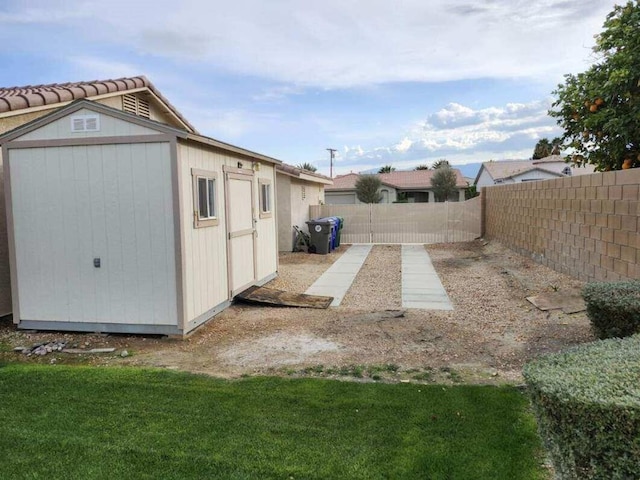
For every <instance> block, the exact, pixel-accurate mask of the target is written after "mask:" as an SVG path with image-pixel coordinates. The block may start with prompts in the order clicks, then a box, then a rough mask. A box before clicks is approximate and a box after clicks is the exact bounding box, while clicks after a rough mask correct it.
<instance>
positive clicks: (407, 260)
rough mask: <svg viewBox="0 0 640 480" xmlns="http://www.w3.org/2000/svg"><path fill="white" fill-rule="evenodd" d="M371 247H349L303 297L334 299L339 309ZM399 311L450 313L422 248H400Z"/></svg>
mask: <svg viewBox="0 0 640 480" xmlns="http://www.w3.org/2000/svg"><path fill="white" fill-rule="evenodd" d="M372 246H373V245H371V244H363V245H352V246H351V247H349V249H348V250H347V251H346V252H344V253H343V254H342V256H341V257H340V258H339V259H338V260H337V261H336V262H335V263H334V264H333V265H331V267H329V268H328V269H327V270H326V271H325V272H324V273H323V274H322V275H321V276H320V278H318V279H317V280H316V281H315V283H314V284H313V285H311V286H310V287H309V288H308V289H307V291H306V292H305V293H306V294H309V295H326V296H329V297H333V302H331V306H332V307H337V306H338V305H340V303H341V302H342V299H343V298H344V296H345V295H346V293H347V291H348V290H349V288H350V287H351V284H352V283H353V280H354V279H355V278H356V275H357V274H358V272H359V271H360V268H362V265H363V264H364V261H365V260H366V258H367V256H368V255H369V252H371V248H372ZM402 307H403V308H421V309H427V310H453V305H452V304H451V300H449V296H448V295H447V292H446V291H445V289H444V287H443V286H442V282H441V281H440V277H438V274H437V273H436V271H435V269H434V268H433V265H432V263H431V259H430V258H429V254H428V253H427V251H426V250H425V249H424V246H423V245H402Z"/></svg>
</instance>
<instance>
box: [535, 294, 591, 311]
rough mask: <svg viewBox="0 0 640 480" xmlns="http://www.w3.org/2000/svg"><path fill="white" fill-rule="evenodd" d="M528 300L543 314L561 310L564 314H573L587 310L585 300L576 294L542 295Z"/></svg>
mask: <svg viewBox="0 0 640 480" xmlns="http://www.w3.org/2000/svg"><path fill="white" fill-rule="evenodd" d="M527 300H528V301H529V302H531V303H532V304H533V305H534V306H535V307H536V308H537V309H538V310H542V311H543V312H546V311H547V310H557V309H560V310H562V311H563V312H564V313H567V314H571V313H578V312H583V311H585V310H586V309H587V306H586V305H585V303H584V299H583V298H582V297H581V296H580V295H576V294H567V293H562V292H553V293H543V294H542V295H535V296H533V297H527Z"/></svg>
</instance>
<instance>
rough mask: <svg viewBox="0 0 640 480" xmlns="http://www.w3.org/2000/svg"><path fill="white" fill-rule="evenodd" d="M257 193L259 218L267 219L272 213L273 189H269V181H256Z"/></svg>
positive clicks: (264, 179)
mask: <svg viewBox="0 0 640 480" xmlns="http://www.w3.org/2000/svg"><path fill="white" fill-rule="evenodd" d="M258 191H259V196H260V202H259V203H260V218H269V217H271V215H272V213H273V188H272V187H271V180H268V179H266V178H260V179H258ZM265 193H266V199H265ZM265 200H266V201H265Z"/></svg>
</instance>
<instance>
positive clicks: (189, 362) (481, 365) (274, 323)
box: [0, 241, 594, 383]
mask: <svg viewBox="0 0 640 480" xmlns="http://www.w3.org/2000/svg"><path fill="white" fill-rule="evenodd" d="M346 248H348V246H341V247H340V248H339V249H338V250H337V251H336V252H334V253H331V254H330V255H309V254H304V253H289V254H284V255H282V256H281V258H280V268H279V277H278V278H277V279H275V280H273V281H272V282H270V284H269V286H270V287H273V288H279V289H284V290H288V291H293V292H304V291H305V290H306V289H307V288H308V287H309V286H310V285H311V284H312V283H313V282H314V281H315V280H316V279H317V278H318V277H319V276H320V275H321V274H322V273H323V272H324V271H325V270H326V269H327V268H329V266H330V265H331V264H332V263H333V262H334V261H335V260H336V259H337V258H339V256H340V255H342V253H343V252H344V251H345V250H346ZM425 248H426V249H427V251H428V253H429V255H430V256H431V259H432V262H433V265H434V267H435V269H436V271H437V273H438V275H439V276H440V279H441V281H442V283H443V285H444V286H445V288H446V289H447V293H448V294H449V297H450V298H451V301H452V303H453V305H454V310H453V311H427V310H417V309H410V310H407V311H404V312H403V311H402V310H400V305H401V303H400V246H398V245H376V246H374V248H373V249H372V251H371V254H370V256H369V257H368V259H367V261H366V262H365V264H364V265H363V268H362V269H361V271H360V273H359V274H358V276H357V277H356V279H355V281H354V283H353V285H352V287H351V289H350V291H349V292H348V293H347V295H346V296H345V298H344V301H343V303H342V304H341V305H340V306H339V307H337V308H329V309H327V310H315V309H299V308H270V307H258V306H248V305H233V306H232V307H230V308H228V309H227V310H225V311H224V312H222V313H221V314H220V315H218V316H217V317H216V318H215V319H214V320H212V321H210V322H209V323H207V324H206V325H204V326H203V327H201V328H200V329H198V330H197V331H196V332H195V333H194V334H193V335H192V336H191V337H190V338H188V339H186V340H179V339H165V338H154V337H141V336H100V335H97V336H96V335H77V334H76V335H74V334H59V333H58V334H56V333H37V332H29V333H25V332H18V331H16V330H15V328H14V327H13V326H12V325H11V324H10V323H9V322H7V321H6V320H5V321H4V322H0V360H2V358H3V357H4V358H12V359H15V358H16V354H14V353H13V352H11V351H10V350H11V349H12V348H13V347H15V346H18V345H21V344H31V343H34V342H39V341H45V340H47V341H48V340H49V339H58V338H64V339H65V340H66V341H67V342H69V343H76V344H78V345H80V346H81V347H85V348H87V349H89V348H95V347H97V346H99V347H109V346H111V347H116V348H117V350H116V352H115V353H114V354H113V355H102V356H88V355H87V356H85V359H86V358H88V359H89V360H88V361H89V362H90V363H95V364H129V365H146V366H157V367H165V368H172V369H181V370H187V371H192V372H199V373H206V374H210V375H215V376H222V377H237V376H240V375H245V374H275V375H319V376H330V377H343V376H348V377H356V378H363V379H367V378H368V379H374V380H377V379H385V380H388V381H407V380H410V381H426V382H470V383H502V382H516V383H517V382H521V381H522V378H521V374H520V370H521V368H522V365H523V364H524V363H525V362H526V361H528V360H529V359H531V358H534V357H536V356H538V355H541V354H544V353H547V352H554V351H558V350H561V349H563V348H566V347H568V346H571V345H575V344H579V343H584V342H588V341H592V340H594V337H593V336H592V333H591V331H590V327H589V322H588V320H587V318H586V315H585V313H584V312H581V313H574V314H570V315H568V314H564V313H562V311H560V310H552V311H548V312H542V311H539V310H538V309H536V308H535V307H533V305H531V304H530V303H529V302H528V301H527V300H526V297H528V296H532V295H539V294H543V293H550V292H555V291H558V292H561V293H564V294H566V295H568V296H570V295H576V294H578V293H579V291H580V289H581V287H582V283H581V282H579V281H578V280H575V279H573V278H571V277H569V276H567V275H563V274H560V273H558V272H555V271H553V270H550V269H548V268H546V267H544V266H542V265H538V264H536V263H534V262H533V261H531V260H530V259H528V258H525V257H522V256H520V255H518V254H516V253H514V252H512V251H510V250H508V249H506V248H505V247H503V246H502V245H500V244H499V243H496V242H490V243H488V244H486V243H484V242H481V241H474V242H468V243H459V244H441V245H429V246H426V247H425ZM27 346H29V345H27ZM122 349H127V350H128V352H129V353H131V354H132V355H131V356H128V357H126V358H122V357H120V356H119V353H120V352H121V350H122ZM74 358H78V357H77V356H76V357H74ZM53 359H55V361H56V362H58V363H68V362H71V361H80V360H69V357H68V356H67V357H65V356H64V355H62V356H60V355H56V356H52V355H48V356H46V357H43V358H41V359H32V358H31V359H29V360H28V361H41V362H47V363H50V362H51V361H52V360H53ZM85 361H86V360H85Z"/></svg>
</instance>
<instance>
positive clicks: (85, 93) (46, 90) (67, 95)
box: [0, 75, 197, 132]
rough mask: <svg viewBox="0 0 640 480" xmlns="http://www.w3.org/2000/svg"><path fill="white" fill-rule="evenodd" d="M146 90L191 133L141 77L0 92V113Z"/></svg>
mask: <svg viewBox="0 0 640 480" xmlns="http://www.w3.org/2000/svg"><path fill="white" fill-rule="evenodd" d="M139 88H147V89H149V90H150V91H151V92H152V93H153V94H154V95H155V96H156V97H158V98H159V99H160V100H161V101H162V102H163V103H164V104H165V105H166V106H167V107H168V108H169V109H170V110H171V112H172V113H173V114H174V115H175V116H176V117H178V118H179V119H180V120H181V121H182V122H183V123H184V124H185V125H186V126H187V127H189V128H190V129H191V130H192V131H193V132H197V130H196V129H195V127H194V126H193V125H191V124H190V123H189V121H188V120H187V119H186V118H184V117H183V116H182V114H181V113H180V112H178V110H176V108H175V107H174V106H173V105H171V103H170V102H169V101H168V100H167V99H166V98H165V97H164V96H163V95H162V94H161V93H160V92H159V91H158V90H157V89H156V88H155V86H154V85H153V84H152V83H151V82H150V81H149V79H148V78H147V77H145V76H144V75H140V76H137V77H129V78H116V79H112V80H92V81H89V82H69V83H52V84H49V85H27V86H24V87H4V88H0V113H5V112H13V111H18V110H24V109H26V108H33V107H41V106H46V105H55V104H58V103H68V102H72V101H74V100H78V99H81V98H91V97H96V96H99V95H105V94H109V93H117V92H126V91H129V90H134V89H139Z"/></svg>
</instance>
